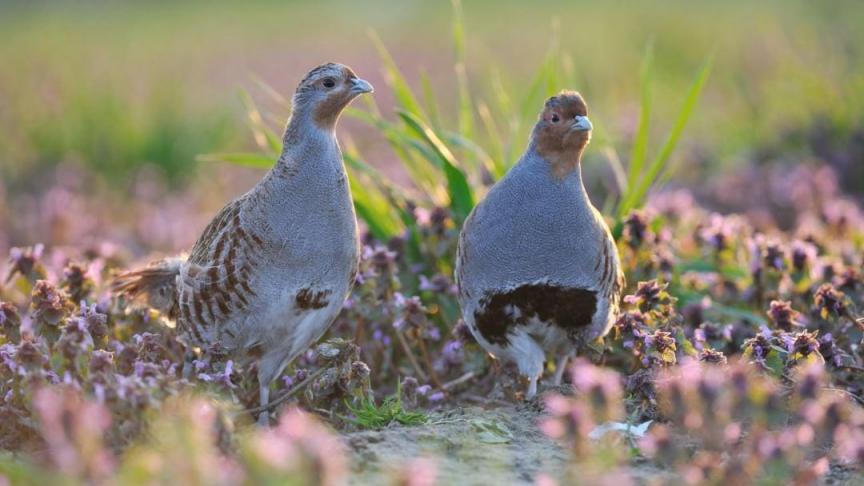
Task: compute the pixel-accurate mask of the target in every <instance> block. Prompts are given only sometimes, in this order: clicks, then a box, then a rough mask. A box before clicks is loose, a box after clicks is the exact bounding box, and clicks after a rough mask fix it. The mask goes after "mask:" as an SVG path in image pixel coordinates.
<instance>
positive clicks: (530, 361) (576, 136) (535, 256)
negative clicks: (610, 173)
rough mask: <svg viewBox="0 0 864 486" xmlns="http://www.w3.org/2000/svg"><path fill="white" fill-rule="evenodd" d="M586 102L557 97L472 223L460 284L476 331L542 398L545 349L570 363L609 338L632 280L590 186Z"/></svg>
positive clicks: (566, 94) (463, 242)
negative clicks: (585, 347)
mask: <svg viewBox="0 0 864 486" xmlns="http://www.w3.org/2000/svg"><path fill="white" fill-rule="evenodd" d="M591 128H592V127H591V122H590V121H589V120H588V117H587V107H586V105H585V102H584V101H583V99H582V97H581V96H580V95H579V94H578V93H575V92H572V91H563V92H561V93H560V94H558V95H557V96H554V97H552V98H550V99H549V100H548V101H547V102H546V105H545V107H544V109H543V112H542V113H541V115H540V119H539V120H538V122H537V124H536V125H535V126H534V130H533V131H532V133H531V139H530V142H529V144H528V149H527V150H526V151H525V154H524V155H523V156H522V158H521V159H520V160H519V161H518V162H517V163H516V165H515V166H514V167H513V168H512V169H511V170H510V171H509V172H508V173H507V174H506V175H505V176H504V178H502V179H501V180H500V181H499V182H498V183H497V184H495V186H493V187H492V189H491V190H490V191H489V194H488V195H487V196H486V198H485V199H484V200H483V201H481V202H480V203H479V204H478V205H477V207H475V208H474V211H473V212H472V213H471V215H470V216H469V217H468V219H467V220H466V222H465V225H464V227H463V228H462V233H461V235H460V237H459V249H458V255H457V262H456V279H457V283H458V286H459V303H460V305H461V307H462V315H463V317H464V319H465V322H466V323H467V324H468V327H469V329H470V330H471V332H472V333H473V334H474V337H475V338H476V339H477V341H479V342H480V344H481V345H482V346H483V347H484V348H485V349H486V350H487V351H489V352H490V353H491V354H493V355H494V356H496V357H499V358H503V359H506V360H509V361H513V362H515V363H516V364H517V366H518V368H519V373H520V374H522V375H524V376H526V377H527V378H528V380H529V385H528V391H527V397H528V398H531V397H533V396H534V395H535V394H536V393H537V380H538V379H539V378H540V376H541V375H542V373H543V365H544V361H545V358H546V352H547V351H549V352H551V353H553V354H554V355H558V356H559V357H562V358H563V361H561V363H560V364H559V367H558V370H557V372H556V377H555V380H556V383H560V380H561V375H562V372H563V370H564V365H565V364H566V361H567V359H568V358H569V357H570V356H572V355H573V354H574V353H575V352H576V351H577V350H578V349H579V346H580V345H581V344H584V343H585V342H586V341H590V340H593V339H596V338H598V337H601V336H604V335H605V334H606V333H607V332H608V331H609V329H610V327H611V326H612V324H613V322H614V319H615V315H616V313H617V311H618V304H619V300H620V293H621V290H622V288H623V286H624V276H623V274H622V272H621V269H620V266H619V262H618V251H617V248H616V246H615V241H614V240H613V238H612V235H611V234H610V232H609V228H608V227H607V225H606V223H605V221H604V220H603V216H602V215H601V214H600V213H599V211H597V209H595V208H594V206H593V205H592V204H591V201H590V199H589V198H588V193H587V192H586V191H585V186H584V185H583V184H582V171H581V166H580V164H581V158H582V152H583V150H584V149H585V147H586V146H587V145H588V142H589V140H590V138H591Z"/></svg>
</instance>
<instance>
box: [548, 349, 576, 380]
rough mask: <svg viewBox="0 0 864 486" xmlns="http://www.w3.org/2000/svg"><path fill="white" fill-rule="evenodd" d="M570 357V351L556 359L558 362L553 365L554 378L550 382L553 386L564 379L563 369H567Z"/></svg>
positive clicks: (571, 354) (571, 355) (571, 353)
mask: <svg viewBox="0 0 864 486" xmlns="http://www.w3.org/2000/svg"><path fill="white" fill-rule="evenodd" d="M572 357H573V352H572V351H571V352H569V353H567V354H565V355H564V356H562V357H561V359H560V360H558V363H557V365H556V366H555V378H554V381H553V382H552V384H554V385H555V386H558V385H560V384H561V382H562V381H564V371H565V370H567V363H568V362H570V358H572Z"/></svg>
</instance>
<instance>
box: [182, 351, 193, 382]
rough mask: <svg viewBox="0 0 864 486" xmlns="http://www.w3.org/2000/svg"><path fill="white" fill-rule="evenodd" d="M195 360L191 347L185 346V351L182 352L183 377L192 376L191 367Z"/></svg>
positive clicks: (185, 378)
mask: <svg viewBox="0 0 864 486" xmlns="http://www.w3.org/2000/svg"><path fill="white" fill-rule="evenodd" d="M194 360H195V353H193V352H192V349H191V348H189V347H188V346H187V347H186V352H185V353H183V379H184V380H188V379H189V378H191V377H192V368H194V367H195V364H194V363H193V361H194Z"/></svg>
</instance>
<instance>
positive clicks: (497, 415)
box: [347, 405, 670, 486]
mask: <svg viewBox="0 0 864 486" xmlns="http://www.w3.org/2000/svg"><path fill="white" fill-rule="evenodd" d="M540 416H541V412H539V411H538V410H537V408H536V407H532V406H530V405H512V406H501V407H498V408H493V409H483V408H480V407H457V408H454V409H450V410H446V411H441V412H434V413H432V414H430V416H429V421H428V422H427V423H426V424H425V425H421V426H414V427H404V426H401V425H391V426H390V427H387V428H385V429H382V430H379V431H363V432H355V433H351V434H348V436H347V442H348V444H349V446H350V448H351V450H352V453H353V458H352V459H353V463H352V467H353V471H352V473H353V474H352V483H351V484H357V485H361V484H363V485H366V484H386V481H387V480H388V479H392V477H393V474H394V470H395V468H396V466H397V465H399V464H405V463H407V462H409V461H411V460H412V459H415V458H418V457H428V458H432V459H433V461H434V463H435V464H436V470H437V479H438V483H437V484H445V485H448V484H459V485H466V486H468V485H490V484H534V480H535V477H536V476H537V475H538V474H539V473H541V472H543V473H546V474H547V475H549V476H551V477H553V478H559V477H560V476H561V475H562V474H563V472H564V467H565V465H566V463H567V459H568V452H567V451H566V450H565V449H564V448H562V447H561V446H560V445H559V444H556V443H555V442H554V441H552V440H550V439H549V438H547V437H546V436H545V435H543V433H542V432H541V431H540V430H539V429H538V427H537V420H538V418H539V417H540ZM633 468H634V477H637V478H641V479H642V480H651V479H661V480H662V479H668V478H666V477H667V476H670V475H669V474H668V473H666V472H664V471H661V470H659V469H657V468H656V467H654V466H650V465H647V464H641V465H640V464H634V465H633Z"/></svg>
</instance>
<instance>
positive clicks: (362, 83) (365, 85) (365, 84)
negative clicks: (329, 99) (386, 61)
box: [351, 78, 375, 95]
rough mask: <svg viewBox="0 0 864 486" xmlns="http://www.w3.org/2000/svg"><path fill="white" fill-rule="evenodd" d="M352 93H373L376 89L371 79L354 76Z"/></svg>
mask: <svg viewBox="0 0 864 486" xmlns="http://www.w3.org/2000/svg"><path fill="white" fill-rule="evenodd" d="M351 82H352V86H351V93H352V94H358V95H359V94H363V93H372V92H374V91H375V88H374V87H373V86H372V84H370V83H369V81H366V80H365V79H360V78H354V79H353V80H352V81H351Z"/></svg>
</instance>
